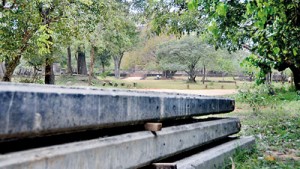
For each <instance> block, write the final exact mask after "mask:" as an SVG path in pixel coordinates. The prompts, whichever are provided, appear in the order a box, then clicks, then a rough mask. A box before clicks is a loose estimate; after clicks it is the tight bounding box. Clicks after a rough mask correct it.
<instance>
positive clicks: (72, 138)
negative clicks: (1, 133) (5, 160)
mask: <svg viewBox="0 0 300 169" xmlns="http://www.w3.org/2000/svg"><path fill="white" fill-rule="evenodd" d="M220 119H222V118H206V119H193V118H187V119H177V120H168V121H162V124H163V128H166V127H170V126H177V125H184V124H191V123H197V122H206V121H213V120H220ZM148 122H158V121H156V120H152V121H151V120H149V121H148ZM138 131H145V129H144V123H142V124H137V125H127V126H120V127H115V128H104V129H103V128H102V129H94V130H85V131H77V132H72V133H70V132H69V133H64V134H57V135H47V136H38V137H37V136H35V137H31V138H28V137H27V138H21V139H7V140H0V154H7V153H12V152H17V151H24V150H30V149H34V148H41V147H48V146H54V145H60V144H66V143H72V142H78V141H87V140H92V139H98V138H101V137H111V136H116V135H120V134H126V133H132V132H138Z"/></svg>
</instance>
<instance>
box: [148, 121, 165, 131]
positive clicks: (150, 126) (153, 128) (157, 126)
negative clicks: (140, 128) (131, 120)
mask: <svg viewBox="0 0 300 169" xmlns="http://www.w3.org/2000/svg"><path fill="white" fill-rule="evenodd" d="M161 128H162V123H146V124H145V129H146V130H148V131H160V130H161Z"/></svg>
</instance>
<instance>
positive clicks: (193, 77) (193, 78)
mask: <svg viewBox="0 0 300 169" xmlns="http://www.w3.org/2000/svg"><path fill="white" fill-rule="evenodd" d="M187 73H188V75H189V79H188V82H189V83H196V72H195V66H191V67H190V70H189V71H188V72H187Z"/></svg>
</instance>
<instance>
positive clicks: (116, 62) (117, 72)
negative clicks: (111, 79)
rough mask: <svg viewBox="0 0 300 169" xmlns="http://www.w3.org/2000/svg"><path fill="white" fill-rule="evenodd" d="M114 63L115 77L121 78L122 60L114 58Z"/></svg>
mask: <svg viewBox="0 0 300 169" xmlns="http://www.w3.org/2000/svg"><path fill="white" fill-rule="evenodd" d="M114 65H115V71H114V73H115V78H116V79H119V78H120V61H119V59H114Z"/></svg>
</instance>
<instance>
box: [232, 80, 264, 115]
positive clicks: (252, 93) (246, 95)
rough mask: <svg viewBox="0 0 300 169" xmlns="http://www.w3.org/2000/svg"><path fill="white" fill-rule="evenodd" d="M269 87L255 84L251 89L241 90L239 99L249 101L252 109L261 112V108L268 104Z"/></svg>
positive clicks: (244, 101) (243, 101)
mask: <svg viewBox="0 0 300 169" xmlns="http://www.w3.org/2000/svg"><path fill="white" fill-rule="evenodd" d="M268 93H269V87H268V86H266V85H259V86H253V87H252V88H250V89H247V90H246V91H244V90H239V94H238V97H237V98H236V99H237V100H238V101H240V102H242V103H247V104H249V105H250V107H251V108H252V111H253V112H254V113H255V114H257V113H260V111H261V108H262V107H263V106H266V105H267V104H268Z"/></svg>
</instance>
